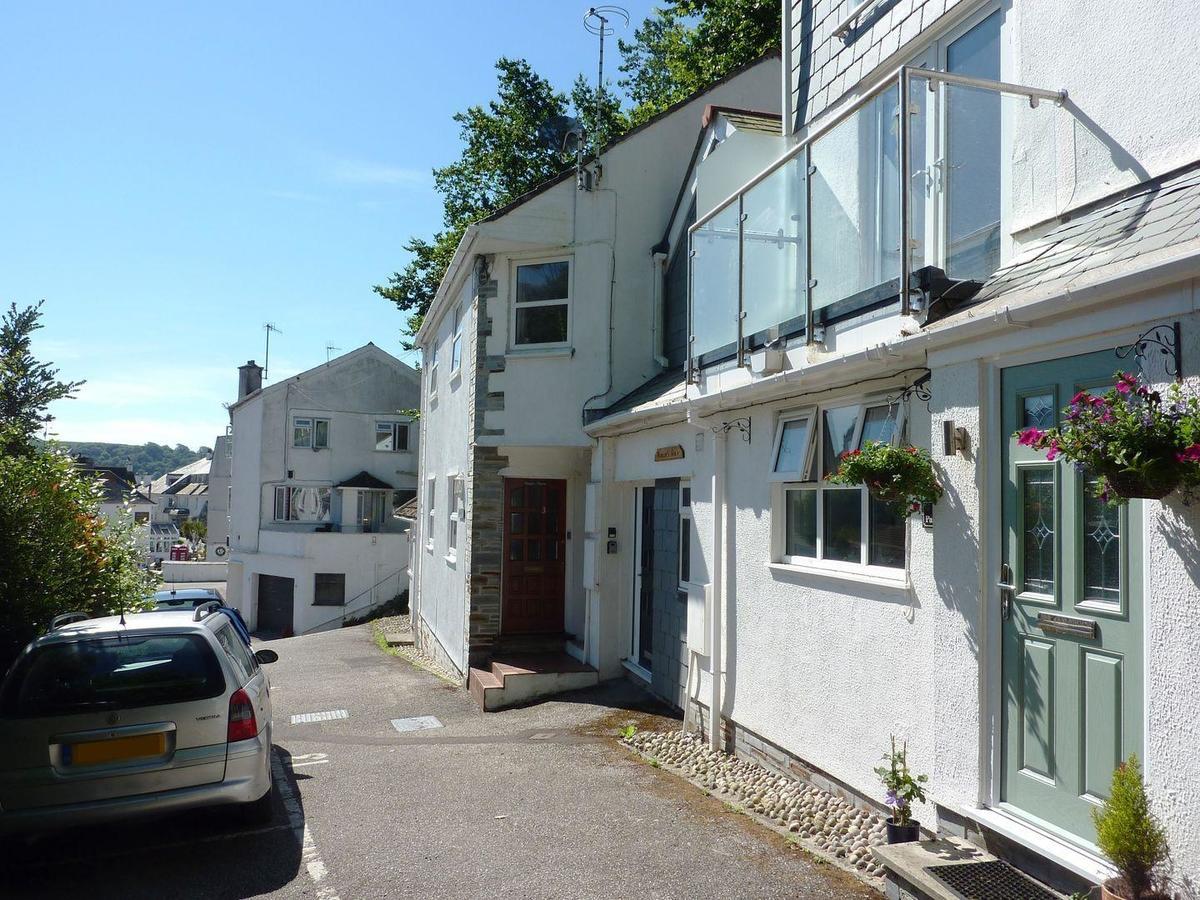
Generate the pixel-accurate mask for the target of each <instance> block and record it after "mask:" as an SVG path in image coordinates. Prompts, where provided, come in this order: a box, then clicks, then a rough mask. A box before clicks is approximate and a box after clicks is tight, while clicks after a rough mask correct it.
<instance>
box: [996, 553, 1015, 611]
mask: <svg viewBox="0 0 1200 900" xmlns="http://www.w3.org/2000/svg"><path fill="white" fill-rule="evenodd" d="M996 587H998V588H1000V618H1001V620H1002V621H1005V622H1007V621H1008V620H1009V617H1011V616H1012V596H1013V592H1014V591H1015V590H1016V589H1017V586H1016V585H1015V584H1013V574H1012V567H1011V566H1009V564H1008V563H1001V565H1000V580H999V581H997V582H996Z"/></svg>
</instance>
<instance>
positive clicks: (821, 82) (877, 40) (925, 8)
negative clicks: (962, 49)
mask: <svg viewBox="0 0 1200 900" xmlns="http://www.w3.org/2000/svg"><path fill="white" fill-rule="evenodd" d="M857 2H858V0H793V2H792V29H791V39H790V40H791V64H792V67H793V68H792V71H791V72H790V73H789V76H788V77H789V82H788V84H789V86H790V93H791V113H792V127H793V130H796V129H799V128H801V127H803V126H804V125H806V124H808V123H809V122H812V121H813V120H815V119H816V118H817V117H818V116H819V115H820V114H821V113H822V112H824V111H825V110H826V109H827V108H829V107H830V106H833V105H834V104H835V103H837V101H838V100H839V99H840V98H841V97H842V95H844V94H845V93H847V92H848V91H849V90H851V89H852V88H853V87H854V86H855V85H856V84H857V83H858V82H859V81H861V80H862V79H864V78H866V77H867V76H869V75H870V74H871V71H872V69H874V68H875V67H876V66H879V65H881V64H882V63H883V62H884V61H885V60H886V59H887V58H888V57H890V56H892V55H893V54H895V53H896V52H897V51H898V50H899V49H900V48H901V47H902V46H904V45H905V44H908V43H909V42H911V41H914V40H915V39H916V38H917V37H918V35H920V33H921V32H922V31H925V30H926V29H928V28H931V27H933V26H934V25H936V24H937V22H938V20H939V19H940V18H941V17H942V16H943V15H944V14H945V13H946V12H948V11H950V10H952V9H954V7H956V6H958V5H959V4H960V3H966V2H967V0H880V2H879V3H877V4H875V6H874V7H872V8H869V9H868V10H867V11H866V14H865V15H863V16H861V17H860V18H859V20H858V22H857V23H856V25H855V27H853V28H851V29H850V32H849V34H847V35H846V36H845V38H844V39H843V38H839V37H836V36H835V35H834V33H833V32H834V29H835V28H837V26H838V25H839V24H840V23H841V21H842V19H844V18H845V17H846V16H847V15H848V14H849V13H850V10H851V9H853V8H854V5H855V4H856V3H857Z"/></svg>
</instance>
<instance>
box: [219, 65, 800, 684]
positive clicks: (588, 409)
mask: <svg viewBox="0 0 1200 900" xmlns="http://www.w3.org/2000/svg"><path fill="white" fill-rule="evenodd" d="M779 71H780V70H779V59H778V56H777V55H776V56H771V57H768V58H765V59H763V60H761V61H759V62H757V63H755V64H753V65H750V66H747V67H746V68H745V69H743V70H741V71H739V72H736V73H734V74H733V75H731V76H730V77H728V78H726V79H725V80H724V81H722V82H721V83H720V84H718V85H715V86H714V87H713V88H711V89H710V90H708V91H706V92H704V93H702V94H699V95H697V96H694V97H691V98H688V99H687V100H686V101H684V102H682V103H679V104H677V105H676V106H674V107H672V108H671V109H669V110H667V111H666V112H664V113H663V114H662V115H660V116H658V117H656V118H655V119H653V120H651V121H650V122H648V123H646V124H645V125H643V126H642V127H640V128H638V129H636V130H634V131H633V132H632V133H630V134H628V135H626V136H625V137H623V138H621V139H620V140H618V141H616V142H614V143H613V144H611V145H610V146H608V147H606V148H605V149H604V150H603V152H601V153H600V155H599V157H598V158H597V159H593V160H588V161H587V163H586V165H585V166H583V167H582V169H581V170H580V171H578V172H577V171H569V172H565V173H563V175H562V176H561V177H559V178H557V179H554V180H553V181H551V182H550V183H548V184H545V185H543V186H541V187H540V188H538V189H536V190H535V191H533V192H531V193H530V194H529V195H527V196H525V197H522V198H520V199H519V200H517V201H516V202H514V203H513V204H511V205H509V206H507V207H505V208H503V209H501V210H498V211H497V212H495V213H494V214H492V215H491V216H489V217H487V218H486V219H484V220H483V221H481V222H479V223H476V224H475V225H472V226H470V227H469V228H468V229H467V231H466V234H465V235H464V237H463V239H462V242H461V244H460V245H459V247H458V250H457V252H456V254H455V256H454V259H453V261H452V263H451V265H450V267H449V269H448V271H447V272H446V274H445V277H444V278H443V280H442V283H441V286H440V288H439V290H438V293H437V296H436V298H435V299H434V301H433V304H432V306H431V308H430V310H429V312H428V314H427V316H426V317H425V321H424V324H423V326H422V327H421V329H420V331H419V332H418V334H417V335H416V341H417V344H418V345H419V346H420V348H421V350H422V352H423V354H424V357H423V363H422V375H423V380H422V397H421V430H422V441H421V447H422V451H421V452H422V460H421V473H422V484H421V489H420V491H421V492H420V498H419V500H420V503H419V519H418V528H419V535H418V541H417V544H418V548H419V549H418V550H417V551H416V558H415V559H414V572H415V578H416V581H417V590H416V592H415V600H414V606H413V609H414V625H415V629H416V633H417V640H418V641H419V643H420V645H421V646H422V647H423V648H424V649H425V650H426V651H427V652H429V653H430V654H433V655H435V656H437V657H439V658H440V659H441V660H442V661H443V662H444V663H445V664H446V665H448V666H450V667H453V669H454V670H455V671H457V672H459V673H461V675H462V677H463V679H464V681H467V680H468V678H469V680H470V683H471V688H472V690H473V691H474V692H475V694H476V696H477V697H478V698H479V699H480V701H481V702H482V703H484V705H485V706H487V707H488V708H494V707H495V706H498V705H502V704H506V703H512V702H516V701H518V700H523V699H528V697H529V696H530V694H531V692H535V693H536V692H538V691H541V690H544V689H553V688H562V687H564V686H578V685H581V684H585V683H588V682H589V681H594V680H595V679H596V678H597V671H596V667H595V664H594V658H593V659H589V647H594V646H595V638H589V637H588V635H589V633H590V632H591V631H592V630H594V629H595V628H596V627H597V624H598V622H599V621H600V620H599V619H598V618H596V617H595V616H594V613H593V612H592V611H590V609H589V603H588V596H589V589H588V587H587V586H588V585H589V584H592V583H593V580H594V579H595V577H596V575H597V565H598V559H597V548H598V547H601V546H603V545H604V540H605V538H604V537H603V536H602V535H599V534H597V533H596V530H595V528H594V527H593V526H591V525H589V524H588V522H589V521H590V516H592V513H589V510H594V509H595V505H596V503H597V500H598V495H597V494H596V492H595V490H594V489H593V488H590V487H589V480H590V476H589V472H590V470H591V466H592V451H593V447H594V443H595V442H594V441H593V440H592V439H591V438H590V437H589V436H588V435H587V434H585V433H584V431H583V425H584V423H585V421H586V420H587V418H588V417H589V416H591V415H594V414H595V412H596V411H599V410H602V409H604V408H605V407H606V406H608V405H609V404H611V403H612V402H613V401H614V400H615V399H616V398H618V397H621V396H623V395H625V394H626V393H628V392H629V391H631V390H633V389H634V388H636V387H637V386H638V385H640V384H642V383H644V382H646V381H647V380H649V379H652V378H653V377H654V376H655V375H656V374H657V373H659V372H660V371H661V370H662V367H663V365H664V364H665V362H666V359H667V354H674V355H677V356H678V359H679V361H682V359H683V346H682V339H683V336H684V333H685V331H686V309H685V302H686V296H685V294H683V293H680V292H678V291H676V292H674V293H673V294H672V296H671V298H670V299H667V298H666V297H665V295H664V293H663V291H662V277H663V271H664V268H663V263H664V256H663V254H662V253H661V252H660V250H659V249H658V248H659V246H660V245H661V244H662V242H663V235H664V230H665V228H666V227H667V225H668V223H669V222H670V221H671V218H672V211H673V209H675V208H676V206H677V205H678V204H679V203H680V202H681V201H682V200H683V199H685V198H684V194H683V192H682V189H681V185H682V181H683V179H684V177H685V175H686V172H687V165H688V160H689V159H691V158H693V157H694V155H695V154H696V153H698V152H699V151H700V149H701V146H702V142H701V141H698V132H699V131H700V130H701V122H702V119H703V118H704V116H705V110H706V108H708V107H710V106H713V107H727V108H731V109H738V110H741V109H751V110H764V111H765V112H766V113H773V114H774V117H775V118H774V121H773V122H772V123H770V125H769V126H768V127H767V131H769V132H770V134H768V135H763V134H762V133H761V130H762V127H763V126H762V120H761V117H759V118H755V117H752V116H750V117H746V121H747V122H748V123H750V122H751V120H753V121H752V123H751V124H748V125H747V130H753V131H754V134H755V135H756V136H757V137H759V138H760V139H761V140H762V141H765V142H766V143H768V144H770V143H771V142H772V141H776V142H778V141H779V140H780V138H779V137H778V135H779V132H780V127H779V114H778V109H779V90H778V84H779ZM713 115H714V116H715V115H716V114H715V113H714V114H713ZM767 118H768V119H770V116H767ZM730 130H733V129H732V127H731V128H730ZM746 145H747V153H748V156H747V160H746V161H747V164H748V165H760V164H765V163H766V161H767V160H769V159H770V158H772V157H773V155H774V152H763V151H762V150H761V148H758V142H756V141H755V140H754V139H753V138H746ZM752 151H753V152H752ZM754 153H757V155H754ZM735 186H736V185H735V184H733V183H732V182H731V184H730V189H732V188H733V187H735ZM678 271H679V270H678V269H676V270H675V274H676V275H677V274H678ZM668 306H670V310H669V311H668V309H667V307H668ZM235 440H236V437H235ZM621 532H622V533H621V535H620V536H619V538H615V539H614V541H615V542H616V543H617V544H620V542H622V541H628V540H629V534H628V533H627V531H626V529H625V528H624V527H622V528H621ZM610 639H611V640H613V641H615V640H616V632H615V630H614V631H613V634H612V635H611V638H610ZM535 650H536V651H545V654H544V655H543V656H541V657H540V658H539V659H537V660H531V659H530V657H529V652H530V651H535ZM564 651H565V652H564ZM592 657H594V653H592ZM617 671H619V667H618V669H617V670H614V671H609V672H606V673H604V674H608V675H613V674H616V673H617Z"/></svg>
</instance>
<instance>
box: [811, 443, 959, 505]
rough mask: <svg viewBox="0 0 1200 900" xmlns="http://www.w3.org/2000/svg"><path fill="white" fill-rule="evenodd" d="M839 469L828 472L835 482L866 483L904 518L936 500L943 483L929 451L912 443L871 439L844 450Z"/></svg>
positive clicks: (828, 478)
mask: <svg viewBox="0 0 1200 900" xmlns="http://www.w3.org/2000/svg"><path fill="white" fill-rule="evenodd" d="M840 460H841V462H840V464H839V465H838V468H837V471H836V472H833V473H832V474H830V475H829V476H827V478H826V480H827V481H829V482H831V483H833V484H846V485H856V484H865V485H866V486H867V490H868V491H870V492H871V495H872V496H873V497H876V498H877V499H879V500H882V501H883V502H884V503H886V504H887V505H888V506H889V507H891V509H892V511H893V512H894V513H895V514H896V515H898V516H900V517H901V518H903V517H905V516H907V515H908V514H909V513H910V512H916V511H917V510H919V509H920V508H921V506H922V504H925V503H936V502H937V501H938V498H940V497H941V496H942V486H941V485H940V484H939V483H938V480H937V476H936V475H935V474H934V471H933V460H931V459H930V458H929V451H927V450H919V449H917V448H916V447H912V446H907V445H906V446H903V447H894V446H892V445H891V444H885V443H883V442H881V441H868V442H867V443H866V446H864V447H863V449H861V450H848V451H846V452H844V453H842V455H841V457H840Z"/></svg>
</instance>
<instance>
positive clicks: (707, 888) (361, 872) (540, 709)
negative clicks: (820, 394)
mask: <svg viewBox="0 0 1200 900" xmlns="http://www.w3.org/2000/svg"><path fill="white" fill-rule="evenodd" d="M270 646H272V647H274V649H276V650H277V651H278V652H279V654H280V661H279V662H278V663H276V664H275V665H274V666H272V667H271V670H270V671H271V679H272V698H273V701H274V708H275V743H276V767H277V772H278V773H279V774H280V775H281V776H282V777H281V778H280V779H279V781H280V782H281V790H280V792H279V794H280V796H279V798H278V799H277V804H276V805H277V809H276V816H275V822H274V823H273V824H272V825H270V826H268V827H267V828H265V829H259V830H257V831H253V832H245V831H244V830H239V829H238V828H237V827H236V826H234V825H232V824H230V823H229V822H228V821H227V818H226V817H224V816H222V815H221V814H220V813H219V811H213V812H211V813H207V814H205V815H191V816H188V817H185V818H183V819H171V820H164V821H160V822H155V823H152V824H143V825H136V826H134V825H130V826H124V827H115V828H111V827H110V828H106V829H95V830H93V829H89V830H79V831H75V832H71V833H68V834H64V835H59V836H54V837H48V838H42V839H39V840H36V841H35V842H34V843H33V845H32V846H28V847H26V846H19V845H11V844H10V845H9V846H7V847H5V848H4V853H5V861H6V866H5V872H4V877H5V879H7V881H6V883H5V884H2V885H0V887H6V888H7V892H8V893H11V894H14V895H18V896H36V897H65V896H70V897H74V896H87V897H89V898H91V897H120V898H135V897H147V898H149V897H154V898H159V897H166V896H172V897H206V898H207V897H249V896H258V895H268V896H278V897H316V898H321V900H334V898H341V900H352V898H353V900H357V898H375V897H431V898H443V897H445V898H460V897H461V898H468V897H470V898H474V897H496V896H507V897H529V898H543V897H544V898H551V897H554V898H560V897H562V898H566V897H572V898H573V897H637V898H658V897H679V898H704V897H714V898H715V897H739V898H753V897H781V898H782V897H805V898H807V897H811V898H854V897H863V898H867V897H876V896H878V895H876V894H874V893H872V892H871V891H869V890H867V889H866V888H864V887H863V886H862V885H860V884H859V883H858V882H855V881H853V880H852V879H850V878H849V877H848V876H845V875H843V874H842V873H841V872H840V871H838V870H836V869H833V868H832V867H830V866H826V865H819V864H814V863H813V862H812V861H811V859H810V858H809V857H807V856H806V855H805V854H804V853H803V852H802V851H800V850H799V849H797V848H795V847H794V846H793V845H791V844H789V843H787V842H786V841H785V840H783V839H781V838H779V837H778V836H777V835H775V834H774V832H771V831H768V830H766V829H762V828H759V827H758V826H757V825H755V824H754V823H753V822H752V821H751V820H749V819H748V818H746V817H745V816H741V815H739V814H736V813H733V812H730V811H728V810H726V809H725V808H724V806H723V805H722V804H721V803H720V802H718V801H716V800H713V799H711V798H708V797H704V796H703V795H702V794H701V793H700V792H699V791H697V790H695V789H693V788H691V787H690V786H687V785H685V784H684V783H682V782H680V781H679V780H678V779H676V778H675V777H673V776H671V775H668V774H666V773H664V772H662V771H660V770H657V769H654V768H652V767H650V766H649V765H647V764H645V763H643V762H640V761H637V760H634V759H632V758H631V757H630V756H629V755H628V754H627V753H626V752H625V751H623V750H622V749H621V748H620V747H618V746H617V745H616V744H615V743H614V741H613V739H612V736H611V735H612V733H613V732H614V731H615V729H616V727H617V726H618V725H619V724H620V723H623V722H625V721H627V720H629V719H631V718H641V719H642V720H643V721H644V722H647V723H648V722H649V720H648V719H647V717H646V711H647V710H649V709H652V707H649V706H647V703H648V701H647V699H646V697H645V695H643V694H642V693H641V692H639V691H637V690H635V689H633V688H632V687H630V686H628V685H624V684H615V685H610V686H602V687H600V688H598V689H596V690H593V691H589V692H583V693H580V694H575V695H570V696H568V697H567V699H564V700H558V701H555V702H550V703H545V704H541V705H538V706H532V707H528V708H525V709H519V710H508V711H504V712H499V713H489V714H487V715H485V714H483V713H481V712H479V711H478V709H477V708H476V707H475V705H474V703H473V702H472V701H471V699H470V697H469V696H467V694H466V693H465V692H463V691H461V690H458V689H456V688H454V687H451V686H449V685H447V684H445V683H444V682H442V681H440V680H439V679H437V678H436V677H434V676H432V675H430V674H428V673H426V672H423V671H420V670H418V669H415V668H413V667H412V666H410V665H409V664H408V663H406V662H404V661H402V660H399V659H396V658H393V657H390V656H387V655H385V654H383V653H382V652H381V651H380V650H379V649H378V648H377V647H376V646H375V645H374V643H373V641H372V639H371V634H370V631H369V627H367V626H363V627H359V628H351V629H343V630H341V631H336V632H330V633H326V634H319V635H311V636H307V637H300V638H292V639H289V640H281V641H275V642H272V643H271V644H270ZM341 710H344V711H345V717H344V718H340V717H339V718H329V717H318V718H319V719H321V720H319V721H313V722H309V723H303V724H296V725H292V724H290V721H291V717H292V716H295V715H304V714H309V713H338V712H339V711H341ZM419 716H434V717H436V718H437V720H438V721H439V722H440V723H441V724H442V727H440V728H431V729H424V730H418V731H412V732H408V733H405V734H401V733H399V732H397V730H396V729H395V728H394V727H393V726H392V724H391V720H392V719H398V718H409V717H419ZM0 893H6V892H5V891H0Z"/></svg>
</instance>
